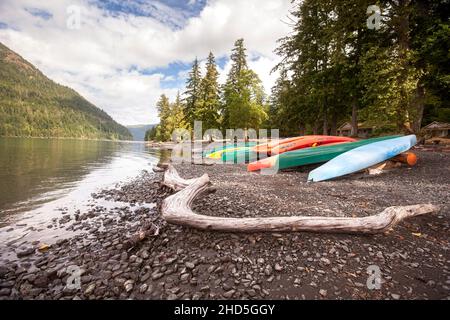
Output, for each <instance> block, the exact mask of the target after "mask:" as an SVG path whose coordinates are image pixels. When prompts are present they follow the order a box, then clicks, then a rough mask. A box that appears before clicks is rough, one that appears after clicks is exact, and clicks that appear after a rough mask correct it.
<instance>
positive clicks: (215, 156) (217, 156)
mask: <svg viewBox="0 0 450 320" xmlns="http://www.w3.org/2000/svg"><path fill="white" fill-rule="evenodd" d="M246 148H247V147H236V148H228V149H222V150H218V151H215V152H212V153H210V154H208V155H207V156H206V157H207V158H209V159H222V153H224V152H225V151H226V152H229V151H238V150H244V149H246Z"/></svg>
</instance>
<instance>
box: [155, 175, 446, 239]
mask: <svg viewBox="0 0 450 320" xmlns="http://www.w3.org/2000/svg"><path fill="white" fill-rule="evenodd" d="M173 170H175V169H173ZM209 185H210V181H209V177H208V175H207V174H204V175H203V176H201V177H200V178H197V179H191V181H190V184H189V185H188V186H187V187H186V188H185V189H183V190H181V191H179V192H177V193H175V194H173V195H171V196H169V197H167V198H166V199H164V201H163V203H162V206H161V215H162V217H163V218H164V219H165V220H166V221H167V222H168V223H173V224H178V225H183V226H188V227H192V228H196V229H202V230H216V231H229V232H265V231H268V232H280V231H292V232H299V231H309V232H333V233H360V234H373V233H380V232H385V231H387V230H389V229H391V228H393V227H394V226H395V225H396V224H398V223H399V222H400V221H402V220H403V219H406V218H409V217H413V216H417V215H422V214H427V213H431V212H434V211H436V210H438V208H437V207H436V206H434V205H432V204H418V205H412V206H405V207H389V208H386V209H385V210H384V211H382V212H381V213H379V214H376V215H374V216H369V217H362V218H350V217H349V218H342V217H322V216H291V217H286V216H283V217H262V218H222V217H212V216H206V215H201V214H197V213H195V212H193V211H192V209H191V205H192V203H193V201H194V200H195V199H196V198H197V197H198V196H199V195H200V194H202V193H203V192H205V191H207V190H208V187H209Z"/></svg>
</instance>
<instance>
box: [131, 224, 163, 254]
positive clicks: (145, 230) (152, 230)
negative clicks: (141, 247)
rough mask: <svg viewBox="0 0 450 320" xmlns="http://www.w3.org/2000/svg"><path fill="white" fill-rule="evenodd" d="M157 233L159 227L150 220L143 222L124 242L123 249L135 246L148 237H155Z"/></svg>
mask: <svg viewBox="0 0 450 320" xmlns="http://www.w3.org/2000/svg"><path fill="white" fill-rule="evenodd" d="M157 235H159V227H158V226H157V225H155V224H154V223H152V222H147V223H145V224H144V225H143V226H142V227H141V228H140V229H139V231H138V232H137V233H136V234H135V235H133V236H132V237H131V238H129V239H128V240H127V241H125V243H124V247H125V249H129V248H132V247H134V246H136V245H137V244H138V243H139V242H141V241H143V240H144V239H146V238H148V237H156V236H157Z"/></svg>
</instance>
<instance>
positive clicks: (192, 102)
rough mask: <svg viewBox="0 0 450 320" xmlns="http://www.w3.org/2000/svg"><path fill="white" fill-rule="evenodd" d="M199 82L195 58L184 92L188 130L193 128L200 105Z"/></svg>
mask: <svg viewBox="0 0 450 320" xmlns="http://www.w3.org/2000/svg"><path fill="white" fill-rule="evenodd" d="M201 82H202V77H201V74H200V66H199V64H198V59H197V58H195V60H194V63H193V65H192V70H191V72H190V73H189V77H188V79H187V81H186V91H185V92H184V96H185V98H184V116H185V120H186V122H187V124H188V127H189V128H190V129H192V128H193V127H194V121H195V120H196V116H197V114H198V109H199V105H200V103H201V101H200V100H201Z"/></svg>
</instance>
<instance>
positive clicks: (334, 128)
mask: <svg viewBox="0 0 450 320" xmlns="http://www.w3.org/2000/svg"><path fill="white" fill-rule="evenodd" d="M330 135H332V136H336V135H337V113H336V112H333V116H332V117H331V127H330Z"/></svg>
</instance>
